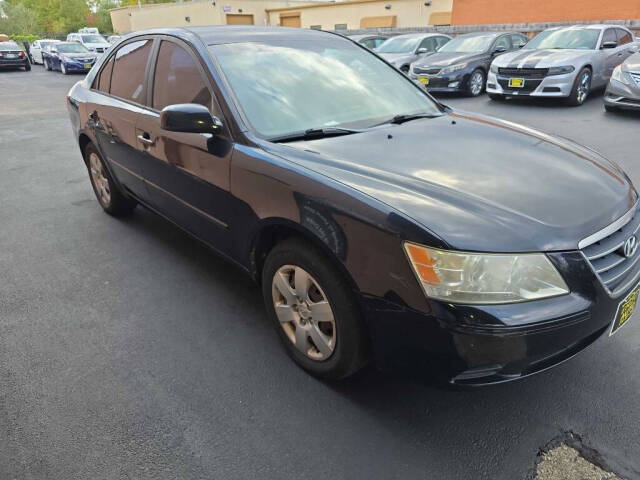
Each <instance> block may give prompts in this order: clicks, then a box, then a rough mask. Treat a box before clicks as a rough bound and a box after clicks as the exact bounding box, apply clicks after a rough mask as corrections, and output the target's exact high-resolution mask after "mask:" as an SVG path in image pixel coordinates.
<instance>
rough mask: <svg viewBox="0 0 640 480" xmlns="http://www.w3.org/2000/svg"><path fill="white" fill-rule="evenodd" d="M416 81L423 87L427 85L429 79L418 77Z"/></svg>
mask: <svg viewBox="0 0 640 480" xmlns="http://www.w3.org/2000/svg"><path fill="white" fill-rule="evenodd" d="M418 81H419V82H420V83H422V84H423V85H429V77H418Z"/></svg>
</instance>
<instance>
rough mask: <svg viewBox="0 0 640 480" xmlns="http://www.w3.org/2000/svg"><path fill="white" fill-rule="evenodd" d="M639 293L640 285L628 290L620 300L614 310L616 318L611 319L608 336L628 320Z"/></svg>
mask: <svg viewBox="0 0 640 480" xmlns="http://www.w3.org/2000/svg"><path fill="white" fill-rule="evenodd" d="M639 294H640V285H638V286H636V288H634V289H633V290H631V292H629V294H628V295H627V296H626V297H625V299H624V300H622V301H621V302H620V304H619V305H618V311H617V312H616V318H615V319H614V320H613V325H612V326H611V333H609V336H611V335H613V334H614V333H616V332H617V331H618V330H619V329H620V327H622V326H623V325H624V324H625V323H627V322H628V321H629V319H630V318H631V315H633V311H634V310H635V308H636V303H637V302H638V295H639Z"/></svg>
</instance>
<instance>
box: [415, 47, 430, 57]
mask: <svg viewBox="0 0 640 480" xmlns="http://www.w3.org/2000/svg"><path fill="white" fill-rule="evenodd" d="M428 51H429V50H427V49H426V48H424V47H422V48H419V49H418V50H416V53H417V54H418V55H422V54H423V53H427V52H428Z"/></svg>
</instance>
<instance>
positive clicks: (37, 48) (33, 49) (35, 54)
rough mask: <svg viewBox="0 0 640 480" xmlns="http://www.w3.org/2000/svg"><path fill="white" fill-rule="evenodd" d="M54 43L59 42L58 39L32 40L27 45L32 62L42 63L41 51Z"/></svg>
mask: <svg viewBox="0 0 640 480" xmlns="http://www.w3.org/2000/svg"><path fill="white" fill-rule="evenodd" d="M54 43H60V40H54V39H49V38H45V39H42V40H36V41H35V42H33V43H32V44H31V46H30V47H29V55H31V60H32V61H33V63H37V64H40V65H42V64H43V61H42V51H43V50H45V49H46V48H47V47H49V46H50V45H53V44H54Z"/></svg>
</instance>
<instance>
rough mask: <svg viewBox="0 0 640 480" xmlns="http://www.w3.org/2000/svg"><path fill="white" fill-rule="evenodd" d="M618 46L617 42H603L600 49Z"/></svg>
mask: <svg viewBox="0 0 640 480" xmlns="http://www.w3.org/2000/svg"><path fill="white" fill-rule="evenodd" d="M617 46H618V42H614V41H611V42H603V43H602V46H601V47H600V48H601V49H602V50H604V49H605V48H616V47H617Z"/></svg>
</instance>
